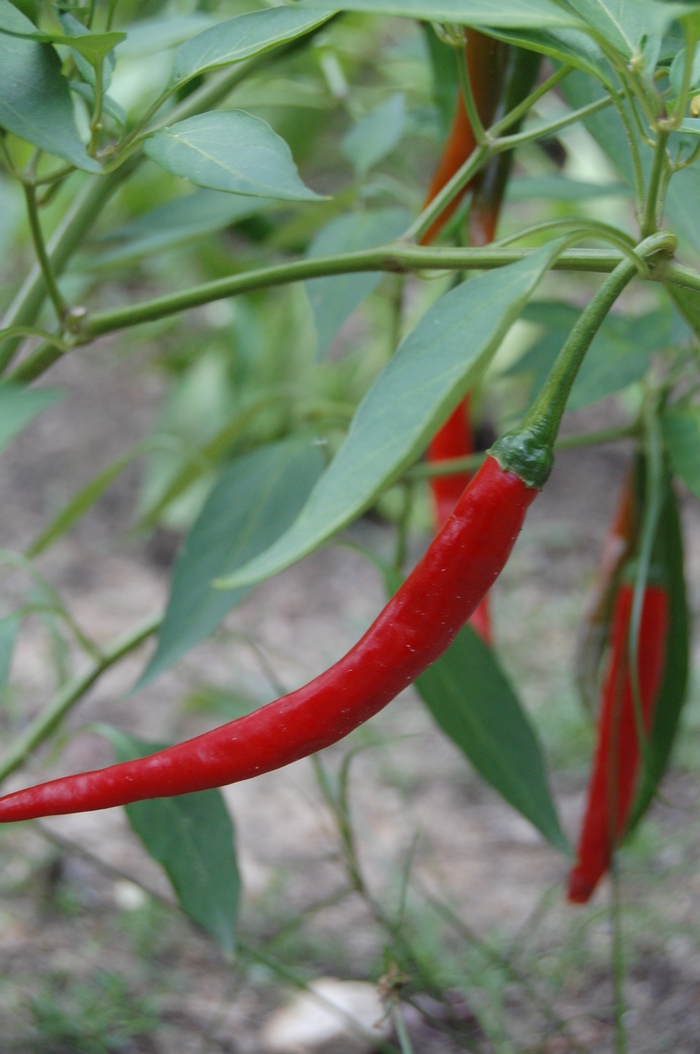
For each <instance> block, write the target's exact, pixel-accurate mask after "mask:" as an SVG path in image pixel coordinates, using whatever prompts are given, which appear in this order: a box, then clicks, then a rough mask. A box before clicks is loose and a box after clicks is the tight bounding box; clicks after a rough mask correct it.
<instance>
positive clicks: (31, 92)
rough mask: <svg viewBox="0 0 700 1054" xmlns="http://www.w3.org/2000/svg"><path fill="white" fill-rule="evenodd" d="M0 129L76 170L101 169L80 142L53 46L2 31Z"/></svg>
mask: <svg viewBox="0 0 700 1054" xmlns="http://www.w3.org/2000/svg"><path fill="white" fill-rule="evenodd" d="M0 125H2V126H3V127H4V128H6V129H7V130H8V131H9V132H13V133H14V134H15V135H17V136H19V138H20V139H25V140H26V141H27V142H28V143H32V144H33V145H34V146H38V147H40V148H41V149H42V150H46V151H47V153H49V154H53V155H55V156H56V157H62V158H63V159H64V161H69V162H70V163H71V164H72V165H75V166H76V167H77V168H82V169H84V170H85V171H86V172H100V171H101V169H100V166H99V165H98V163H97V162H96V161H94V160H93V159H92V158H91V157H89V156H88V154H87V151H86V150H85V146H84V144H83V143H82V142H81V140H80V137H79V135H78V130H77V128H76V126H75V119H74V117H73V103H72V102H71V97H70V90H69V88H68V81H67V80H66V78H65V77H64V76H63V75H62V74H61V60H60V59H59V57H58V55H57V54H56V52H55V51H54V49H53V48H52V47H51V45H50V44H39V43H37V42H36V41H34V40H23V39H21V38H20V37H10V36H5V35H4V34H2V33H0Z"/></svg>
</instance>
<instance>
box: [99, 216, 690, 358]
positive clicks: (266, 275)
mask: <svg viewBox="0 0 700 1054" xmlns="http://www.w3.org/2000/svg"><path fill="white" fill-rule="evenodd" d="M436 200H437V199H436ZM530 252H532V250H529V249H508V250H499V249H493V248H490V247H486V248H466V249H464V248H448V249H435V248H432V247H423V246H418V245H405V244H403V243H401V242H395V243H393V244H390V245H381V246H377V248H373V249H363V250H361V251H358V252H350V253H338V254H337V255H333V256H316V257H313V258H310V259H303V260H293V261H291V262H289V263H282V264H273V265H272V267H264V268H260V269H259V270H253V271H245V272H243V274H235V275H230V276H227V277H225V278H218V279H216V280H215V281H213V282H205V283H203V284H202V285H199V286H194V287H193V288H191V289H185V290H183V291H182V292H177V293H168V294H166V295H165V296H160V297H156V298H154V299H153V300H146V301H142V302H141V303H140V304H129V305H127V306H126V307H121V308H117V309H115V310H113V311H103V312H97V313H95V314H94V315H90V316H88V318H86V319H85V321H84V323H83V325H82V327H81V332H80V335H79V338H78V340H79V342H80V343H87V341H89V340H93V339H94V338H95V337H99V336H102V335H103V334H105V333H113V332H115V331H116V330H120V329H126V328H128V327H129V326H137V325H140V324H141V323H143V322H153V321H155V320H156V319H160V318H165V317H167V316H168V315H174V314H178V313H179V312H180V311H188V310H189V309H190V308H193V307H201V306H202V305H203V304H208V303H211V301H213V300H224V299H226V298H228V297H231V296H239V295H240V294H241V293H251V292H256V291H257V290H259V289H268V288H270V287H271V286H276V285H285V284H288V283H290V282H300V281H304V280H306V279H307V278H317V277H323V276H326V275H337V274H352V273H356V272H361V271H389V272H394V273H397V274H402V273H405V272H410V271H421V270H457V271H462V270H472V269H478V270H481V269H488V270H490V269H492V268H494V267H504V266H506V265H508V264H511V263H516V262H517V261H518V260H522V259H523V258H524V257H526V256H527V255H529V253H530ZM620 259H621V255H620V254H619V253H613V252H601V251H597V252H591V251H587V250H570V251H568V252H565V253H562V255H561V256H560V257H559V258H558V260H557V263H556V264H555V267H556V268H558V269H560V270H574V271H579V270H581V271H606V272H607V271H612V270H613V269H614V268H615V267H616V266H617V265H618V264H619V262H620ZM696 280H697V283H698V287H699V288H700V274H698V275H697V279H696Z"/></svg>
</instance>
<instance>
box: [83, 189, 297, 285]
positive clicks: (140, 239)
mask: <svg viewBox="0 0 700 1054" xmlns="http://www.w3.org/2000/svg"><path fill="white" fill-rule="evenodd" d="M275 206H276V207H277V208H279V207H280V202H279V201H278V200H275V199H273V198H251V197H248V196H247V195H243V194H225V193H223V192H222V191H220V190H196V191H195V192H194V194H187V195H186V196H185V197H182V198H176V199H175V200H174V201H169V202H167V203H166V204H165V205H159V206H158V208H155V209H152V210H151V211H150V212H146V213H144V215H142V216H139V217H138V219H136V220H134V221H133V222H132V223H127V224H125V225H124V226H123V227H118V228H117V229H116V230H113V231H110V232H109V233H108V234H105V235H103V237H102V238H101V239H100V241H99V242H98V243H97V244H98V245H104V243H105V242H106V243H111V242H121V243H122V244H121V245H118V246H116V247H115V248H113V249H107V250H106V251H105V252H101V253H99V254H96V255H94V256H86V257H85V259H84V260H83V261H82V266H83V268H84V269H86V270H90V269H92V268H93V267H111V266H112V265H113V264H116V263H125V262H129V261H131V260H135V259H138V258H139V257H141V256H149V255H152V254H153V253H159V252H165V251H166V250H170V249H175V248H177V247H178V246H180V245H184V244H186V243H187V242H190V241H193V240H194V239H195V238H201V237H204V236H205V235H207V234H214V233H215V232H216V231H220V230H223V229H224V228H225V227H229V226H231V224H234V223H237V222H238V221H239V220H244V219H247V218H248V217H250V216H256V215H258V213H260V212H264V211H267V210H269V209H271V208H274V207H275Z"/></svg>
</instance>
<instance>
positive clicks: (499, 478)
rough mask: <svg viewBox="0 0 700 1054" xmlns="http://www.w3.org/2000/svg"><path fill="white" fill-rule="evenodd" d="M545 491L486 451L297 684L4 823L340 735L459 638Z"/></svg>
mask: <svg viewBox="0 0 700 1054" xmlns="http://www.w3.org/2000/svg"><path fill="white" fill-rule="evenodd" d="M537 493H538V491H537V489H536V488H535V487H534V486H527V485H526V483H524V482H523V480H522V479H521V477H520V476H519V475H516V474H515V473H514V472H511V471H508V470H506V469H502V468H501V466H500V465H499V463H498V461H496V460H495V458H493V457H487V459H486V461H485V462H484V464H483V466H482V467H481V468H480V469H479V471H478V473H477V474H476V475H475V476H474V478H473V479H472V481H471V483H470V484H469V486H468V487H467V489H466V490H465V492H464V494H463V495H462V497H461V498H460V501H459V503H458V505H457V508H456V509H455V511H454V513H453V515H452V516H451V517H450V518H449V520H448V521H447V523H446V524H445V526H444V527H443V529H442V530H441V531H440V533H439V534H438V536H437V537H436V538H435V540H434V541H433V543H432V545H431V546H430V548H429V549H428V551H427V553H426V554H425V556H424V557H423V559H422V560H421V561H420V563H419V564H418V565H417V566H416V567H415V569H414V570H413V571H412V573H411V574H410V575H409V576H408V578H407V579H406V581H405V582H404V584H403V585H402V586H401V588H400V589H399V590H398V592H397V593H396V594H395V595H394V596H393V597H392V599H391V600H390V601H389V603H388V604H387V606H386V607H385V608H384V610H383V611H382V612H381V614H380V615H379V616H378V618H377V619H376V620H375V621H374V622H373V623H372V625H371V626H370V628H369V629H368V630H367V632H366V633H365V635H364V636H363V637H362V639H361V640H360V641H359V642H358V643H357V644H356V645H355V646H354V647H353V648H351V650H350V651H349V652H348V653H347V655H345V656H344V657H343V658H342V659H340V660H339V661H338V662H337V663H336V664H335V665H334V666H331V668H330V669H329V670H326V672H325V673H322V674H321V675H320V676H319V677H317V678H315V679H314V680H313V681H311V682H310V683H309V684H307V685H306V686H305V687H303V688H299V689H298V690H297V691H296V692H292V693H291V695H287V696H284V697H283V698H282V699H278V700H276V701H275V702H274V703H269V704H268V705H267V706H264V707H262V708H261V709H260V710H257V711H256V712H255V713H252V714H248V715H246V716H245V717H241V718H239V719H238V720H237V721H232V722H231V723H230V724H227V725H223V726H222V727H221V728H216V729H214V730H213V731H212V732H207V733H205V734H204V735H201V736H197V737H196V738H195V739H191V740H188V741H187V742H185V743H180V744H179V745H178V746H174V747H170V748H169V749H167V750H164V751H161V752H160V753H158V754H153V755H152V756H151V757H147V758H142V759H140V760H138V761H128V762H124V763H122V764H119V765H113V766H111V767H109V768H106V769H100V770H98V771H95V772H87V773H83V774H81V775H76V776H66V777H64V778H63V779H58V780H53V781H52V782H50V783H44V784H41V785H39V786H37V787H31V788H29V789H27V790H21V791H18V792H16V793H15V794H9V795H7V796H6V797H4V798H0V822H6V821H10V820H28V819H33V818H35V817H38V816H52V815H57V814H62V813H71V812H83V811H88V810H92V809H105V808H109V807H111V806H114V805H125V804H128V803H129V802H133V801H140V800H142V799H144V798H159V797H170V796H171V795H176V794H188V793H190V792H192V791H199V790H205V789H207V788H210V787H221V786H224V785H225V784H228V783H235V782H237V781H239V780H245V779H250V778H251V777H252V776H258V775H259V774H260V773H262V772H268V771H270V770H271V769H277V768H281V767H282V766H284V765H289V764H290V763H291V762H292V761H297V760H298V759H299V758H303V757H306V756H307V755H309V754H312V753H314V752H315V751H317V750H322V749H323V748H324V747H327V746H330V745H331V744H332V743H335V742H337V741H338V740H339V739H342V738H343V736H346V735H347V734H348V733H349V732H351V731H352V730H353V729H354V728H356V727H357V726H358V725H360V724H362V723H363V722H364V721H367V720H368V719H369V718H370V717H372V715H373V714H376V713H377V711H379V710H381V709H382V707H384V706H386V704H387V703H389V702H390V701H391V700H392V699H393V698H394V697H395V696H396V695H398V693H399V692H400V691H402V690H403V689H404V688H406V687H407V686H408V685H409V684H410V683H411V682H412V681H413V680H415V678H416V677H417V676H418V675H419V674H420V673H422V672H423V670H425V668H426V667H427V666H429V665H430V663H432V662H434V661H435V660H436V659H437V658H438V657H439V656H440V655H441V654H442V652H443V651H444V650H445V649H446V648H447V647H448V646H449V645H450V644H451V642H452V641H453V640H454V638H455V636H456V635H457V633H458V632H459V630H460V629H461V627H462V626H463V625H464V623H465V621H466V620H467V618H468V617H469V616H470V615H471V614H472V612H473V611H474V609H475V607H476V606H477V604H478V603H479V601H480V600H481V599H482V598H483V597H484V595H485V593H486V591H487V590H488V589H489V587H490V586H491V585H492V584H493V582H494V581H495V579H496V578H497V577H498V575H499V573H500V571H501V569H502V568H503V566H504V564H505V562H506V560H507V559H508V556H509V554H510V551H511V549H512V548H513V545H514V543H515V540H516V538H517V537H518V534H519V532H520V529H521V527H522V524H523V520H524V518H525V513H526V511H527V509H528V507H529V506H530V504H531V503H532V501H534V499H535V497H536V495H537Z"/></svg>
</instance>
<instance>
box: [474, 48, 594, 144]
mask: <svg viewBox="0 0 700 1054" xmlns="http://www.w3.org/2000/svg"><path fill="white" fill-rule="evenodd" d="M573 68H574V67H573V66H560V68H559V69H558V70H557V71H556V73H553V74H552V76H551V77H548V78H547V80H546V81H543V82H542V84H540V86H539V87H538V88H535V90H534V91H533V92H531V93H530V94H529V95H528V96H527V98H526V99H523V101H522V102H521V103H518V105H517V106H514V107H513V109H512V110H510V111H509V112H508V113H507V114H505V116H504V117H502V118H501V120H500V121H497V122H496V124H494V125H492V126H491V128H489V135H490V136H492V137H495V138H497V137H498V136H499V135H500V134H501V132H505V131H507V129H508V128H512V127H513V125H514V124H517V122H518V121H519V120H520V119H521V118H522V117H524V116H525V115H526V114H527V112H528V111H529V110H531V109H532V107H533V106H534V105H535V103H536V102H539V100H540V99H541V98H543V96H545V95H546V94H547V92H549V91H551V90H552V88H555V87H556V86H557V84H559V83H560V81H563V80H564V78H565V77H568V76H569V74H570V73H571V72H572V70H573Z"/></svg>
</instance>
